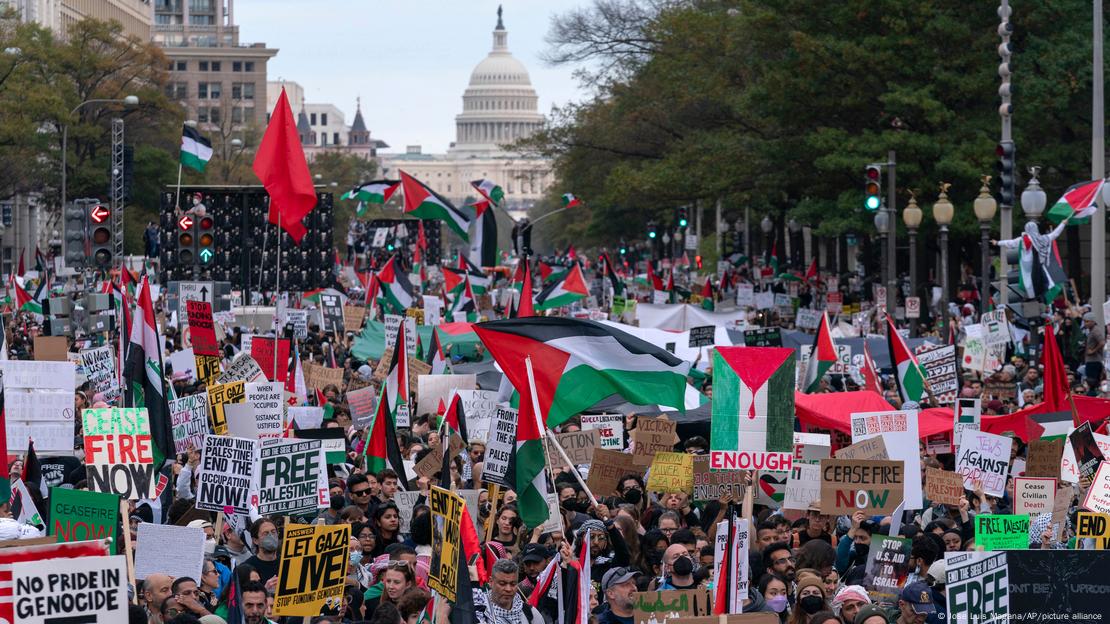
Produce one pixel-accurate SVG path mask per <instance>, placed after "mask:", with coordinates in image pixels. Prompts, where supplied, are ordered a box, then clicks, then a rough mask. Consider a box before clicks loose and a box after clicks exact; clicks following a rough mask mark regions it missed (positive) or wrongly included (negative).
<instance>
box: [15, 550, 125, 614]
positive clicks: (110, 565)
mask: <svg viewBox="0 0 1110 624" xmlns="http://www.w3.org/2000/svg"><path fill="white" fill-rule="evenodd" d="M11 574H12V587H13V588H14V592H13V593H14V605H13V611H14V615H15V621H16V622H19V623H20V624H61V623H67V624H68V623H74V624H84V623H89V624H98V623H108V622H126V621H127V604H128V603H127V562H126V559H125V558H124V557H123V555H116V556H111V557H105V556H101V557H77V558H73V559H45V560H41V561H26V562H19V563H13V564H12V566H11ZM9 591H11V590H9Z"/></svg>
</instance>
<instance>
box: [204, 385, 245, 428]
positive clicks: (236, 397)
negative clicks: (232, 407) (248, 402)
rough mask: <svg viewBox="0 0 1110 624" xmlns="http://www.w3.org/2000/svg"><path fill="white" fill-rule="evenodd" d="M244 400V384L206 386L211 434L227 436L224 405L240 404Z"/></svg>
mask: <svg viewBox="0 0 1110 624" xmlns="http://www.w3.org/2000/svg"><path fill="white" fill-rule="evenodd" d="M244 398H246V382H243V381H231V382H228V383H223V384H218V385H215V386H208V409H209V413H210V415H211V417H212V433H214V434H216V435H227V414H224V405H227V404H228V403H242V402H243V399H244Z"/></svg>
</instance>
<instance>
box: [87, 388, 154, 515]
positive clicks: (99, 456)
mask: <svg viewBox="0 0 1110 624" xmlns="http://www.w3.org/2000/svg"><path fill="white" fill-rule="evenodd" d="M81 419H82V423H83V428H82V431H83V433H84V436H85V470H86V474H87V475H88V479H89V489H90V490H92V491H94V492H107V493H109V494H118V495H120V496H122V497H123V498H125V499H127V500H138V499H140V498H154V497H156V496H157V493H156V492H155V487H156V486H157V481H156V480H155V479H154V469H155V467H154V455H153V454H152V446H151V441H150V419H149V417H148V416H147V412H146V408H120V407H109V408H98V409H86V410H82V411H81Z"/></svg>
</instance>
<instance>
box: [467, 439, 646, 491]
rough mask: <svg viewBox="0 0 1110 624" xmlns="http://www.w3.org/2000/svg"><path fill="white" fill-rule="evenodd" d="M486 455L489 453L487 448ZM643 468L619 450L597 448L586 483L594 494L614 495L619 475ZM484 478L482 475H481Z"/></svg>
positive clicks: (635, 472)
mask: <svg viewBox="0 0 1110 624" xmlns="http://www.w3.org/2000/svg"><path fill="white" fill-rule="evenodd" d="M486 455H487V456H488V455H489V450H488V449H487V451H486ZM642 473H643V468H641V467H639V466H637V465H636V464H635V463H633V458H632V456H631V455H629V454H627V453H623V452H621V451H607V450H605V449H597V450H596V451H594V460H593V463H592V464H591V465H590V473H589V475H588V477H587V478H586V485H587V486H588V487H589V488H590V491H592V492H593V493H594V496H614V495H616V493H617V486H618V485H620V480H621V477H623V476H625V475H627V474H642ZM483 478H484V477H483Z"/></svg>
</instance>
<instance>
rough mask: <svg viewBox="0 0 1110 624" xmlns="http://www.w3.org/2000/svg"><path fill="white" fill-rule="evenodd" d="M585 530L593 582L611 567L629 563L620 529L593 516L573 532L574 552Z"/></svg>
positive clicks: (626, 547) (598, 580) (577, 548)
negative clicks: (588, 540) (587, 535)
mask: <svg viewBox="0 0 1110 624" xmlns="http://www.w3.org/2000/svg"><path fill="white" fill-rule="evenodd" d="M586 531H589V535H590V555H591V557H590V558H591V559H592V563H591V565H590V578H591V579H592V580H593V581H594V582H595V583H600V582H601V578H602V577H603V576H605V573H606V572H608V571H609V570H611V569H612V568H618V567H622V566H628V565H630V564H631V556H630V555H629V552H628V545H627V544H626V543H625V542H624V537H623V536H622V535H621V532H620V529H619V528H617V527H616V526H615V525H612V524H609V525H608V526H606V523H604V522H602V521H601V520H596V519H594V518H590V519H589V520H586V521H585V522H583V523H582V524H581V525H580V526H579V527H578V529H577V530H576V531H575V532H574V534H575V543H574V552H578V551H579V550H580V549H581V544H580V543H579V540H581V539H582V536H584V535H586Z"/></svg>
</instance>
